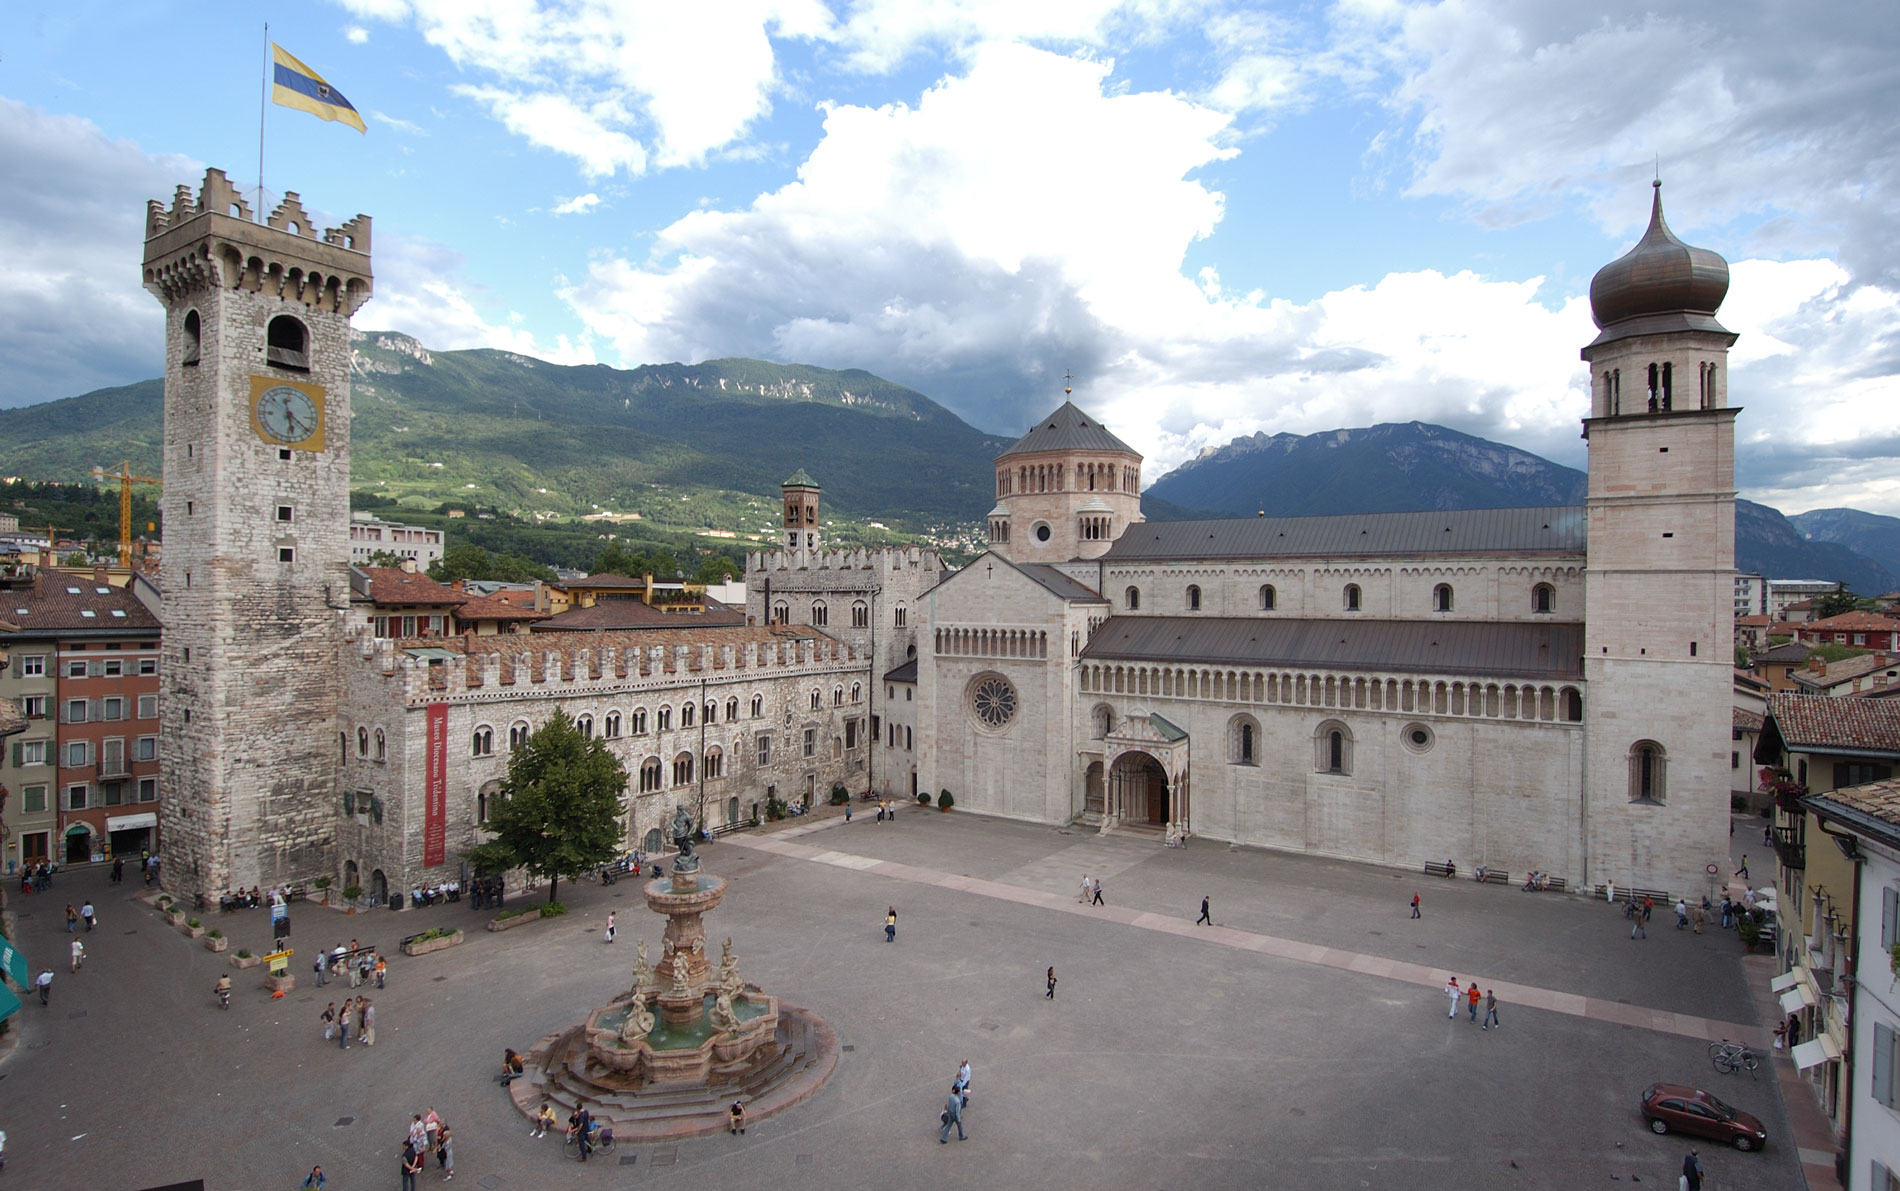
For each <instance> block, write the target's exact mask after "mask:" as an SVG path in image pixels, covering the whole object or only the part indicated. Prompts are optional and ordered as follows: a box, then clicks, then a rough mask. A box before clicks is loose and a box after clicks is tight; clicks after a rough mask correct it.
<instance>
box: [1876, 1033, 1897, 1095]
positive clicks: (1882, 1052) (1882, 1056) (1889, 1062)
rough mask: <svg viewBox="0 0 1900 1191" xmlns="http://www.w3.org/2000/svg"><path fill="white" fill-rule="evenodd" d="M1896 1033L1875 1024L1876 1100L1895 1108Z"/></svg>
mask: <svg viewBox="0 0 1900 1191" xmlns="http://www.w3.org/2000/svg"><path fill="white" fill-rule="evenodd" d="M1895 1040H1896V1039H1895V1035H1894V1032H1893V1031H1892V1030H1891V1029H1889V1028H1888V1027H1887V1026H1885V1025H1883V1024H1881V1023H1879V1022H1876V1023H1874V1099H1875V1100H1877V1101H1879V1102H1880V1103H1882V1104H1884V1105H1886V1106H1887V1107H1888V1108H1892V1107H1893V1050H1894V1042H1895Z"/></svg>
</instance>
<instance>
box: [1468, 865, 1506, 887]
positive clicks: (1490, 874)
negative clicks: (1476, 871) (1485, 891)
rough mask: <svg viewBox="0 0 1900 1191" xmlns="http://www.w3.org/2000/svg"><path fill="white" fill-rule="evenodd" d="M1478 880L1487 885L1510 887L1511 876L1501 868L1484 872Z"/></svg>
mask: <svg viewBox="0 0 1900 1191" xmlns="http://www.w3.org/2000/svg"><path fill="white" fill-rule="evenodd" d="M1476 879H1477V880H1480V881H1483V882H1484V883H1485V884H1486V885H1509V884H1510V883H1511V874H1510V873H1507V872H1505V871H1504V870H1503V869H1501V868H1487V869H1485V870H1484V875H1483V876H1481V877H1477V878H1476Z"/></svg>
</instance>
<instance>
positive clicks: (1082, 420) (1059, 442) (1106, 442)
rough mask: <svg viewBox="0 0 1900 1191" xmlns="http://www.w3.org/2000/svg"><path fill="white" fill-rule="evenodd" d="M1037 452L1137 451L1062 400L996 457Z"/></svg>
mask: <svg viewBox="0 0 1900 1191" xmlns="http://www.w3.org/2000/svg"><path fill="white" fill-rule="evenodd" d="M1037 451H1119V452H1121V453H1122V454H1124V455H1134V454H1136V452H1135V449H1134V448H1133V447H1131V446H1129V445H1128V444H1127V443H1125V442H1123V441H1122V440H1121V439H1119V438H1116V437H1115V436H1114V435H1112V434H1110V433H1109V432H1108V429H1107V428H1106V427H1105V426H1103V425H1102V424H1101V423H1100V422H1098V421H1096V420H1095V419H1094V418H1091V417H1090V416H1089V415H1087V414H1086V413H1083V412H1082V411H1081V410H1080V409H1078V408H1077V407H1076V404H1075V402H1073V401H1064V402H1063V403H1062V406H1061V408H1059V409H1057V410H1056V411H1055V412H1054V413H1052V414H1050V415H1049V416H1048V417H1046V418H1043V419H1042V420H1041V421H1039V422H1037V423H1036V424H1035V425H1034V426H1031V427H1030V428H1029V433H1028V434H1025V435H1023V436H1022V437H1021V438H1019V439H1017V440H1016V445H1015V446H1012V447H1011V448H1010V449H1009V450H1007V451H1004V452H1003V453H1002V454H1001V455H998V456H997V458H998V459H1007V458H1009V457H1010V456H1011V455H1028V454H1032V453H1034V452H1037Z"/></svg>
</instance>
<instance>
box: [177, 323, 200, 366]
mask: <svg viewBox="0 0 1900 1191" xmlns="http://www.w3.org/2000/svg"><path fill="white" fill-rule="evenodd" d="M202 346H203V333H202V329H201V324H200V323H199V321H198V312H197V311H196V310H187V311H185V343H184V350H183V351H182V352H181V353H180V354H179V357H178V362H179V363H180V364H181V365H184V366H185V367H187V368H190V367H194V366H196V365H197V363H198V354H199V351H200V350H201V348H202Z"/></svg>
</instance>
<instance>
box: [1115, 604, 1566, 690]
mask: <svg viewBox="0 0 1900 1191" xmlns="http://www.w3.org/2000/svg"><path fill="white" fill-rule="evenodd" d="M1082 656H1083V657H1084V658H1088V659H1090V660H1093V661H1135V662H1195V663H1202V662H1209V663H1215V664H1218V665H1224V666H1324V667H1332V668H1336V669H1342V670H1380V671H1391V670H1400V671H1406V672H1411V673H1424V674H1478V675H1496V676H1498V677H1511V678H1544V679H1577V678H1581V677H1582V668H1581V665H1580V663H1579V659H1580V658H1581V657H1582V656H1583V626H1582V625H1581V624H1578V623H1576V622H1574V621H1572V622H1564V621H1546V620H1540V621H1523V622H1519V621H1503V622H1497V621H1480V620H1359V619H1352V620H1342V619H1339V618H1337V617H1335V618H1332V619H1312V620H1306V619H1292V618H1286V619H1282V618H1280V617H1262V616H1114V617H1110V618H1109V619H1108V620H1107V621H1106V622H1104V623H1103V624H1102V626H1101V627H1100V628H1098V629H1096V630H1095V633H1094V634H1093V635H1092V636H1091V637H1090V638H1089V643H1088V646H1087V647H1086V648H1084V649H1083V650H1082Z"/></svg>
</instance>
